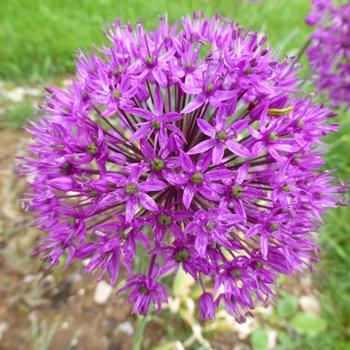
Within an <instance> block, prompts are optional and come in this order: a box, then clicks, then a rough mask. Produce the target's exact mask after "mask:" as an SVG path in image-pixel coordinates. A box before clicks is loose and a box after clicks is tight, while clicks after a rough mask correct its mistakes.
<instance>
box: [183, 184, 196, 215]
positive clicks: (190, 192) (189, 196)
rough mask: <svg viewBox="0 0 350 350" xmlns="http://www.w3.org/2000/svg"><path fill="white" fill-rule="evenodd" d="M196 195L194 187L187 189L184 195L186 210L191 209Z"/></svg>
mask: <svg viewBox="0 0 350 350" xmlns="http://www.w3.org/2000/svg"><path fill="white" fill-rule="evenodd" d="M194 194H195V190H194V187H193V186H187V187H185V190H184V193H183V195H182V201H183V204H184V206H185V208H186V209H188V208H189V207H190V205H191V203H192V199H193V197H194Z"/></svg>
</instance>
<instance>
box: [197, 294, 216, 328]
mask: <svg viewBox="0 0 350 350" xmlns="http://www.w3.org/2000/svg"><path fill="white" fill-rule="evenodd" d="M198 305H199V311H200V314H201V319H202V322H204V321H205V320H213V319H214V317H215V305H214V300H213V296H212V295H211V294H210V293H203V294H202V295H201V296H200V297H199V299H198Z"/></svg>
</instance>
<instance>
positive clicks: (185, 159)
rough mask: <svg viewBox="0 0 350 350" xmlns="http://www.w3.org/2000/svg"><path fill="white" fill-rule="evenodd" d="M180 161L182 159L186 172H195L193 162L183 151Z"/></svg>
mask: <svg viewBox="0 0 350 350" xmlns="http://www.w3.org/2000/svg"><path fill="white" fill-rule="evenodd" d="M180 159H181V165H182V168H183V169H184V170H186V171H192V170H193V162H192V160H191V158H190V156H189V155H188V154H187V153H185V152H184V151H182V150H181V151H180Z"/></svg>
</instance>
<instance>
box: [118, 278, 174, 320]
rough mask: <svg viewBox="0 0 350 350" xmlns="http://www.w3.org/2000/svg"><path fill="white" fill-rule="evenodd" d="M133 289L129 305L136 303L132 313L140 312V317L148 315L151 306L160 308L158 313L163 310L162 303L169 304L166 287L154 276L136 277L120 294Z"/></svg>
mask: <svg viewBox="0 0 350 350" xmlns="http://www.w3.org/2000/svg"><path fill="white" fill-rule="evenodd" d="M128 289H131V292H130V295H129V297H128V299H127V303H128V304H130V303H134V307H133V310H132V312H133V313H135V312H138V313H139V314H140V315H147V312H148V309H149V306H150V304H151V303H152V304H153V305H155V307H157V308H158V313H160V311H161V309H162V302H167V301H168V298H167V294H166V292H165V289H164V287H163V286H162V285H161V284H160V283H159V282H156V281H155V280H154V279H153V278H152V276H144V275H140V274H139V275H134V276H132V277H130V278H129V280H128V283H127V284H126V285H125V286H124V287H123V288H121V289H119V291H118V294H121V293H123V292H125V291H126V290H128Z"/></svg>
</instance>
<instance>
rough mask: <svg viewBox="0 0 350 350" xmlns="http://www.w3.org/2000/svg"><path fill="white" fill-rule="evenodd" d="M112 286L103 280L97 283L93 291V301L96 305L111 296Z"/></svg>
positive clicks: (101, 303)
mask: <svg viewBox="0 0 350 350" xmlns="http://www.w3.org/2000/svg"><path fill="white" fill-rule="evenodd" d="M112 291H113V288H112V287H111V286H110V285H109V284H108V283H107V282H105V281H101V282H99V283H98V284H97V286H96V289H95V293H94V302H95V303H96V304H98V305H103V304H105V303H106V302H107V300H108V299H109V297H110V296H111V294H112Z"/></svg>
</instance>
